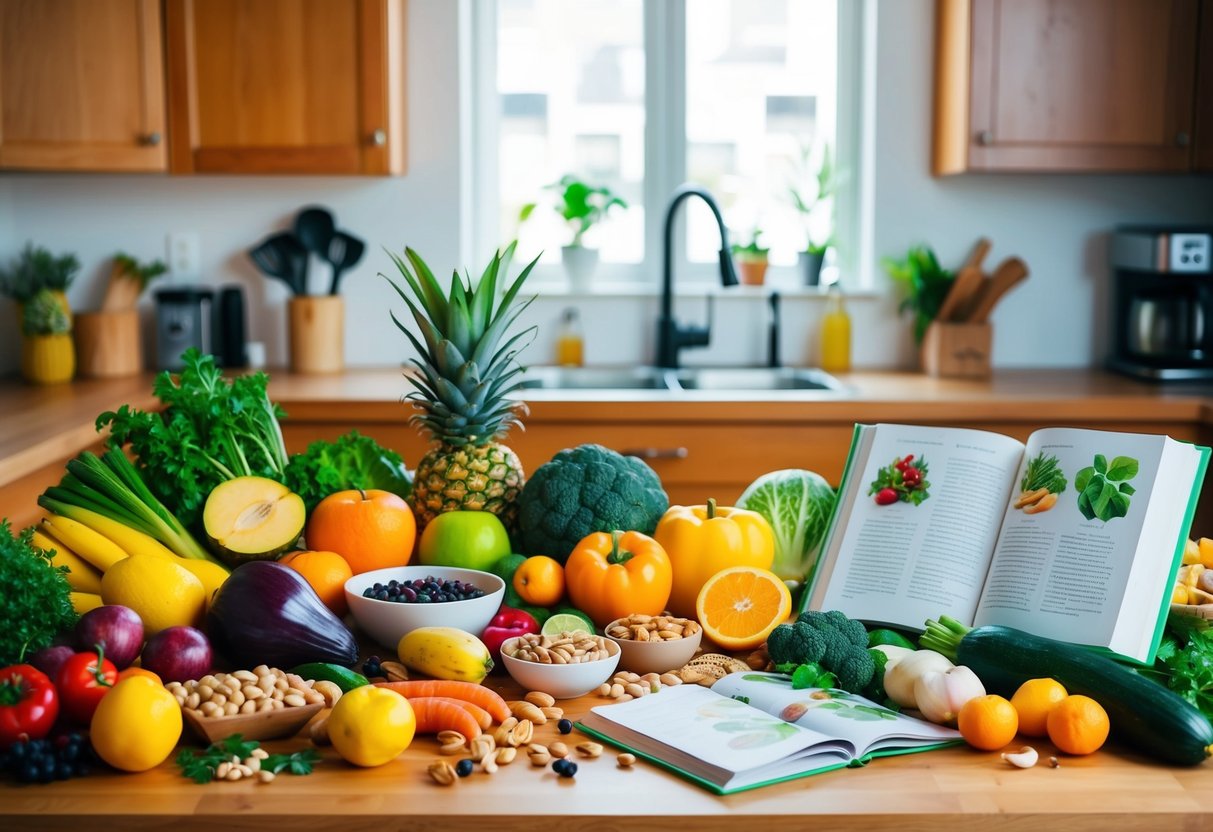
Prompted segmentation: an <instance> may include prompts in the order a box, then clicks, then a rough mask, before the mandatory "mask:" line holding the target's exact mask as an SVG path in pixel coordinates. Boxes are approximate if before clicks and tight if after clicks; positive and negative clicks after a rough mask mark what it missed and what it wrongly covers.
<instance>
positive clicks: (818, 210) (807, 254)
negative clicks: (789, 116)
mask: <svg viewBox="0 0 1213 832" xmlns="http://www.w3.org/2000/svg"><path fill="white" fill-rule="evenodd" d="M837 187H838V178H837V172H836V170H835V168H834V161H833V156H832V155H831V153H830V146H829V145H828V144H823V145H821V146H820V150H815V149H814V147H813V146H812V145H805V146H803V147H801V150H800V155H799V157H798V158H797V160H796V163H795V175H794V181H793V184H792V185H791V186H789V187H788V194H789V196H790V197H791V200H792V204H793V205H794V206H796V210H797V211H798V212H799V213H800V215H801V217H802V218H803V219H804V223H805V233H806V235H807V237H808V245H807V246H806V248H805V250H804V251H802V252H801V253H800V263H801V268H802V269H803V270H804V276H805V285H806V286H817V285H818V284H820V283H821V266H822V264H823V263H824V262H825V256H826V251H827V250H828V249H829V248H830V246H832V245H833V243H834V230H833V224H834V202H833V197H834V192H835V191H836V190H837Z"/></svg>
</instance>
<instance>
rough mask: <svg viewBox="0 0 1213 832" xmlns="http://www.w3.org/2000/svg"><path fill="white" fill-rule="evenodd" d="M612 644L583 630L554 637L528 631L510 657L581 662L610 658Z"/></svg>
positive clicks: (537, 660) (539, 660)
mask: <svg viewBox="0 0 1213 832" xmlns="http://www.w3.org/2000/svg"><path fill="white" fill-rule="evenodd" d="M609 645H610V642H609V641H607V639H605V638H603V637H602V636H596V635H591V634H590V633H587V632H585V631H584V630H577V631H575V632H572V633H567V632H566V633H560V634H558V635H555V636H550V635H541V634H539V633H529V634H527V635H524V636H519V637H518V641H517V642H516V643H515V644H514V645H513V647H511V648H510V652H509V656H510V657H511V658H515V659H519V660H521V661H524V662H538V663H539V664H580V663H582V662H596V661H600V660H602V659H606V658H610V656H611V653H610V646H609ZM616 649H618V648H616ZM553 701H555V700H553Z"/></svg>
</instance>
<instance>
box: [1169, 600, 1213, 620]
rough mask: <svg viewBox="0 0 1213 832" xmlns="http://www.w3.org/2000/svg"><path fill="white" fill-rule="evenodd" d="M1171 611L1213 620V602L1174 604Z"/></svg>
mask: <svg viewBox="0 0 1213 832" xmlns="http://www.w3.org/2000/svg"><path fill="white" fill-rule="evenodd" d="M1171 612H1173V613H1176V614H1178V615H1193V616H1196V617H1197V618H1204V619H1207V620H1209V621H1213V604H1172V605H1171Z"/></svg>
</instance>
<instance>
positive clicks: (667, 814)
mask: <svg viewBox="0 0 1213 832" xmlns="http://www.w3.org/2000/svg"><path fill="white" fill-rule="evenodd" d="M509 686H510V683H508V682H497V684H495V685H494V687H498V688H499V689H500V688H506V689H505V690H503V693H505V695H506V696H508V697H516V696H517V691H516V689H514V690H510V689H508V688H509ZM605 701H606V700H603V699H599V698H598V697H596V696H588V697H582V698H581V699H578V700H574V701H572V702H565V703H561V704H562V705H564V706H565V707H566V712H567V713H568V714H569V715H570V716H572V717H573V718H576V717H578V716H579V715H580V714H582V713H584V712H585V711H586V710H587V709H588V708H590V707H593V706H594V705H598V704H602V703H603V702H605ZM557 736H558V735H557V733H556V730H555V728H554V726H552V725H551V724H548V725H546V726H542V727H540V728H539V729H538V730H537V739H536V741H537V742H543V743H550V742H552V741H553V740H555V739H556V738H557ZM565 739H566V740H570V739H571V740H573V741H579V740H580V739H584V737H582V736H581V735H580V734H579V733H576V732H574V733H573V734H572V735H571V736H570V737H569V738H565ZM571 744H572V743H570V745H571ZM1033 744H1034V746H1035V747H1036V748H1037V750H1038V751H1040V752H1041V762H1040V763H1039V764H1038V765H1037V766H1036V767H1034V768H1031V769H1025V770H1019V769H1014V768H1011V767H1010V766H1009V765H1007V764H1005V763H1003V762H1002V761H1001V760H1000V758H999V755H998V754H997V753H989V752H977V751H973V750H970V749H968V748H951V749H946V750H942V751H932V752H927V753H923V754H914V755H908V756H903V757H891V758H885V759H879V760H876V761H874V762H872V763H870V764H869V765H868V766H867V767H865V768H863V769H843V770H840V771H835V772H829V773H827V774H821V775H816V776H813V777H808V778H804V779H801V780H796V781H792V782H789V783H783V784H779V785H776V786H769V787H765V788H762V789H758V790H755V791H750V792H744V793H740V794H735V795H729V796H727V797H717V796H715V795H712V794H711V793H709V792H707V791H705V790H703V789H700V788H699V787H697V786H694V785H692V784H690V783H688V782H686V781H684V780H682V779H680V778H678V777H675V776H674V775H672V774H670V773H668V772H665V771H663V770H661V769H659V768H656V767H654V766H652V765H649V764H647V763H645V762H643V761H640V762H638V763H637V764H636V766H635V767H634V768H632V769H630V770H625V769H620V768H618V767H617V766H616V765H615V753H616V752H615V751H614V750H612V749H610V748H609V747H608V749H607V751H606V753H604V754H603V756H602V757H601V758H599V759H597V760H585V759H578V765H579V771H578V773H577V776H576V778H575V780H572V781H569V780H563V779H561V778H559V777H557V776H556V775H555V774H554V773H553V772H552V771H551V769H550V768H549V769H546V770H542V771H541V770H538V769H535V768H532V767H531V766H530V765H529V763H528V761H527V760H526V759H525V757H523V756H520V757H519V758H518V759H516V760H515V761H514V762H513V763H511V764H510V765H508V766H504V767H502V768H501V769H500V770H499V771H498V772H497V773H496V774H493V775H488V774H484V773H483V772H480V771H477V772H475V773H473V774H472V775H471V776H470V777H468V778H466V779H464V780H460V781H458V782H457V783H456V784H455V785H454V786H452V787H449V788H442V787H439V786H437V785H436V784H435V783H433V782H432V781H431V780H430V778H429V776H428V775H427V773H426V766H427V765H428V764H429V763H430V762H432V761H434V760H438V759H447V760H452V759H454V758H449V757H448V758H442V757H440V756H439V755H438V753H437V744H436V743H435V742H434V740H433V738H432V737H419V738H418V739H416V740H415V741H414V743H413V746H412V747H411V748H409V749H408V750H407V751H406V752H405V753H404V754H403V755H402V756H401V757H400V758H399V759H397V760H395V761H393V762H391V763H389V764H387V765H384V766H382V767H379V768H374V769H357V768H354V767H352V766H349V765H347V764H345V763H344V762H342V761H341V760H339V759H338V758H337V757H336V755H335V753H334V752H333V751H332V749H331V748H330V749H324V750H323V754H324V762H323V763H322V764H320V765H318V766H317V768H316V771H315V773H314V774H312V775H310V776H307V777H293V776H288V775H285V774H283V775H280V776H279V777H278V778H277V779H276V780H275V781H274V782H273V783H271V784H268V785H261V784H252V783H226V782H223V783H211V784H208V785H205V786H199V785H195V784H194V783H192V782H191V781H189V780H186V779H185V778H183V777H182V776H181V775H180V774H179V773H178V771H177V769H176V767H175V766H174V765H173V764H172V762H171V760H170V761H169V762H167V763H165V764H163V765H161V766H160V767H159V768H157V769H154V770H152V771H150V772H146V773H143V774H118V773H110V772H108V771H107V772H105V773H99V774H95V775H93V776H90V777H87V778H82V779H77V780H70V781H67V782H63V783H52V784H49V785H44V786H24V787H17V786H12V785H4V786H2V787H0V828H5V829H23V830H35V829H60V828H67V827H77V828H78V827H80V826H81V825H82V824H87V823H88V822H89V821H91V820H93V819H100V818H104V822H105V826H106V828H109V829H118V830H127V829H153V828H169V827H171V828H172V829H174V830H176V832H188V830H205V832H214V830H217V829H222V830H227V829H250V830H251V829H257V830H267V829H291V830H319V829H345V830H354V829H365V830H376V831H378V830H386V829H423V830H427V832H438V830H472V829H477V830H481V831H483V830H494V832H508V830H517V832H524V831H525V832H530V830H534V829H537V828H548V829H551V828H558V829H561V830H563V832H580V830H586V831H587V832H589V831H590V830H594V831H595V832H602V830H627V831H628V832H639V830H647V829H653V830H671V829H679V828H686V829H692V830H696V832H714V830H721V832H725V831H726V830H727V832H735V830H736V829H737V828H739V826H745V825H761V828H762V829H764V830H806V829H820V830H827V829H828V830H838V829H848V830H850V829H854V830H865V832H875V831H876V830H897V832H906V830H932V832H944V830H966V831H967V830H971V829H973V828H981V829H987V830H1020V829H1029V828H1031V829H1040V828H1064V829H1066V830H1071V831H1072V832H1080V831H1081V830H1092V832H1095V830H1098V832H1111V830H1120V829H1125V830H1136V829H1144V828H1149V829H1151V830H1155V832H1160V831H1161V830H1170V829H1175V830H1180V829H1183V830H1194V829H1198V828H1210V827H1213V788H1210V777H1209V766H1210V764H1208V763H1206V764H1205V765H1203V766H1198V767H1195V768H1174V767H1168V766H1162V765H1158V764H1156V763H1152V762H1150V761H1147V760H1145V759H1143V758H1141V757H1139V756H1137V755H1134V754H1130V753H1128V752H1126V751H1124V750H1123V749H1120V748H1117V747H1114V746H1111V745H1110V746H1108V747H1106V748H1104V749H1102V750H1101V751H1099V752H1097V753H1096V754H1094V755H1091V756H1089V757H1082V758H1075V757H1061V758H1060V766H1059V767H1058V768H1051V767H1050V766H1049V764H1048V757H1049V755H1051V754H1054V753H1056V752H1055V750H1054V749H1052V747H1051V746H1050V745H1049V743H1048V742H1041V741H1033ZM267 745H268V746H269V747H270V748H271V750H287V749H296V748H301V747H304V746H306V745H307V743H306V741H304V740H302V739H299V738H296V739H293V740H283V741H278V742H276V743H270V744H267ZM1015 747H1018V744H1016V745H1015Z"/></svg>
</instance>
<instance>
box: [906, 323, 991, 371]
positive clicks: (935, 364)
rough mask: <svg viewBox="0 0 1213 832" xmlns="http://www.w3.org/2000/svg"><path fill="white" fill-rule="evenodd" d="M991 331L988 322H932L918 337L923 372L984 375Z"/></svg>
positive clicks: (988, 363)
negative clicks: (925, 331)
mask: <svg viewBox="0 0 1213 832" xmlns="http://www.w3.org/2000/svg"><path fill="white" fill-rule="evenodd" d="M993 334H994V329H993V327H992V326H991V325H990V324H988V323H980V324H945V323H940V322H939V321H935V322H933V323H932V324H931V325H930V326H929V327H927V334H926V336H925V337H924V338H923V339H922V369H923V372H925V373H926V374H927V375H929V376H934V377H936V378H988V377H989V375H990V342H991V340H992V339H993Z"/></svg>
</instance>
